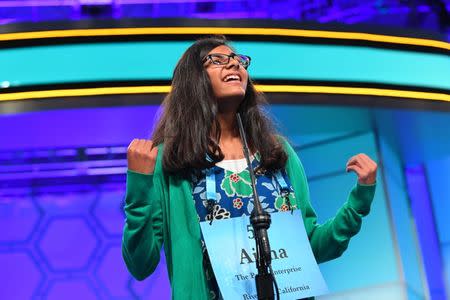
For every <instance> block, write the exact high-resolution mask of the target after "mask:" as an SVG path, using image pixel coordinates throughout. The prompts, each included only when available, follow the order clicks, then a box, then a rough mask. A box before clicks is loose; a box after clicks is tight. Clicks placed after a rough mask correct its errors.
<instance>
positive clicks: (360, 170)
mask: <svg viewBox="0 0 450 300" xmlns="http://www.w3.org/2000/svg"><path fill="white" fill-rule="evenodd" d="M377 168H378V166H377V163H376V162H374V161H373V160H372V159H371V158H370V157H369V156H367V155H366V154H364V153H360V154H357V155H355V156H353V157H351V158H350V159H349V160H348V162H347V166H346V168H345V170H346V171H347V172H350V171H354V172H355V173H356V175H358V183H360V184H373V183H375V181H376V179H377Z"/></svg>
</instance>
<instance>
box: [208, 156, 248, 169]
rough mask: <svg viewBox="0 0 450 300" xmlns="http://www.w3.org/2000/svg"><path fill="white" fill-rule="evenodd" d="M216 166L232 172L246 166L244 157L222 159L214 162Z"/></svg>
mask: <svg viewBox="0 0 450 300" xmlns="http://www.w3.org/2000/svg"><path fill="white" fill-rule="evenodd" d="M250 161H253V156H251V157H250ZM216 166H218V167H219V168H222V169H225V170H227V171H230V172H233V173H239V172H242V171H243V170H245V169H246V168H247V160H246V159H245V157H244V158H241V159H224V160H222V161H219V162H218V163H216Z"/></svg>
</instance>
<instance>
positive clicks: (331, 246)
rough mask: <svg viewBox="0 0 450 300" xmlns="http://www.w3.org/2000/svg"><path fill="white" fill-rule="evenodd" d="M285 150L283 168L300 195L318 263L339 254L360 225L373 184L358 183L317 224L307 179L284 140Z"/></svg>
mask: <svg viewBox="0 0 450 300" xmlns="http://www.w3.org/2000/svg"><path fill="white" fill-rule="evenodd" d="M285 150H286V151H287V154H288V162H287V164H286V171H287V173H288V175H289V178H290V180H291V181H292V185H293V186H294V192H295V193H296V198H297V199H299V202H300V203H299V207H300V209H301V211H302V216H303V221H304V224H305V229H306V233H307V234H308V238H309V241H310V243H311V248H312V250H313V253H314V256H315V257H316V260H317V262H318V263H321V262H325V261H328V260H332V259H334V258H337V257H339V256H341V255H342V253H343V252H344V251H345V250H346V249H347V247H348V244H349V242H350V238H351V237H352V236H354V235H355V234H357V233H358V232H359V230H360V229H361V223H362V217H364V216H366V215H367V214H368V213H369V211H370V205H371V203H372V200H373V198H374V195H375V187H376V184H373V185H361V184H358V183H357V184H356V185H355V186H354V187H353V189H352V190H351V192H350V194H349V196H348V199H347V201H346V202H345V203H344V205H343V206H342V207H341V208H340V209H339V210H338V212H337V214H336V216H335V217H334V218H332V219H329V220H328V221H326V222H325V223H323V224H318V223H317V216H316V213H315V212H314V209H313V208H312V206H311V202H310V197H309V187H308V182H307V178H306V175H305V171H304V168H303V166H302V164H301V162H300V159H299V158H298V156H297V154H296V153H295V151H294V149H292V147H291V146H290V145H289V144H288V143H287V142H286V141H285ZM324 200H325V199H324Z"/></svg>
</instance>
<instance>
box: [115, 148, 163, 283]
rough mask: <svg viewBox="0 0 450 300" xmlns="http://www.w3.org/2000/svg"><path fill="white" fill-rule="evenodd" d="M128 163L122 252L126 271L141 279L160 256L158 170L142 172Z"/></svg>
mask: <svg viewBox="0 0 450 300" xmlns="http://www.w3.org/2000/svg"><path fill="white" fill-rule="evenodd" d="M154 149H156V148H154ZM146 150H148V149H146ZM160 152H161V153H162V151H160ZM148 153H150V151H148ZM130 156H131V155H130V153H129V154H128V157H130ZM155 156H156V154H155ZM159 156H160V155H158V160H159V159H160V158H159ZM141 163H142V161H141ZM144 164H145V162H144ZM130 165H131V164H130V163H129V170H128V171H127V186H126V196H125V216H126V219H125V226H124V230H123V239H122V256H123V258H124V260H125V264H126V265H127V268H128V270H129V271H130V273H131V274H132V275H133V276H134V277H135V278H136V279H138V280H143V279H145V278H146V277H148V276H149V275H150V274H151V273H152V272H153V271H154V270H155V268H156V266H157V265H158V263H159V258H160V257H159V254H160V251H161V245H162V241H163V212H162V203H161V202H162V191H161V186H162V185H161V181H160V177H161V176H162V174H161V171H160V168H158V166H157V167H156V168H155V172H154V173H153V170H151V172H152V173H151V174H147V172H148V170H146V172H145V173H140V172H136V171H133V170H130ZM139 171H140V170H139Z"/></svg>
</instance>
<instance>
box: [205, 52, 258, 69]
mask: <svg viewBox="0 0 450 300" xmlns="http://www.w3.org/2000/svg"><path fill="white" fill-rule="evenodd" d="M231 58H234V59H235V60H236V61H237V62H238V63H239V64H240V65H241V66H242V67H244V68H245V69H247V68H248V66H249V65H250V61H251V60H252V59H251V58H250V56H247V55H242V54H236V53H231V54H230V55H228V54H222V53H211V54H208V55H206V56H205V58H203V63H205V62H206V61H207V60H208V59H209V60H210V61H211V63H213V64H215V65H222V66H223V65H228V64H229V63H230V59H231Z"/></svg>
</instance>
